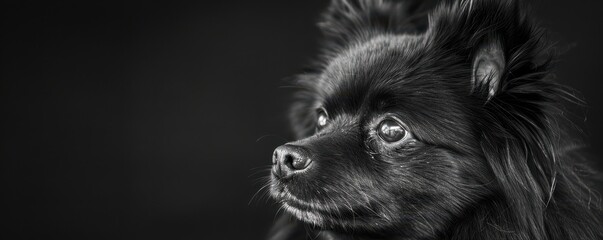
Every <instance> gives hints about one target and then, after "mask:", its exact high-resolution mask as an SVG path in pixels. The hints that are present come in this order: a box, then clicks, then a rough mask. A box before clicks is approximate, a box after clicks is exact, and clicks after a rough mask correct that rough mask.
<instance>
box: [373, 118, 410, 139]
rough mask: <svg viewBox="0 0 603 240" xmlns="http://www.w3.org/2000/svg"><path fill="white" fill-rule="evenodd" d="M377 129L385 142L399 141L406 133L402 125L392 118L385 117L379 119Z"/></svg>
mask: <svg viewBox="0 0 603 240" xmlns="http://www.w3.org/2000/svg"><path fill="white" fill-rule="evenodd" d="M377 130H378V133H379V136H380V137H381V139H383V140H385V141H387V142H397V141H400V140H402V139H404V137H405V136H406V134H407V133H406V130H404V127H402V125H401V124H400V123H399V122H397V121H395V120H393V119H385V120H383V121H381V123H379V128H378V129H377Z"/></svg>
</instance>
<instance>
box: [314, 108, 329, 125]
mask: <svg viewBox="0 0 603 240" xmlns="http://www.w3.org/2000/svg"><path fill="white" fill-rule="evenodd" d="M328 122H329V115H327V112H325V110H324V109H319V110H318V112H317V113H316V129H317V130H320V129H321V128H323V127H324V126H326V125H327V123H328Z"/></svg>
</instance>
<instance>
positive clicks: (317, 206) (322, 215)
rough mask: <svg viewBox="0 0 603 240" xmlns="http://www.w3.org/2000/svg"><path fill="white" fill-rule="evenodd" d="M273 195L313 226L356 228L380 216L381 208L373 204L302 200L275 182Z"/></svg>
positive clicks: (288, 210) (283, 205) (286, 209)
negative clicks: (374, 206) (361, 204)
mask: <svg viewBox="0 0 603 240" xmlns="http://www.w3.org/2000/svg"><path fill="white" fill-rule="evenodd" d="M271 195H272V197H273V198H274V199H276V200H277V201H278V202H279V203H280V204H281V206H282V207H283V209H284V210H285V211H286V212H288V213H289V214H292V215H293V216H295V217H296V218H297V219H299V220H301V221H304V222H306V223H309V224H312V225H313V226H344V227H352V228H355V227H357V226H364V225H366V223H367V222H372V223H375V222H376V221H378V219H379V218H380V214H378V212H379V209H375V208H373V207H371V206H372V204H366V205H363V206H356V207H354V206H352V205H350V204H349V203H346V204H338V203H336V202H334V201H332V202H331V203H323V202H322V201H318V200H302V199H300V198H299V197H297V196H296V195H295V194H293V193H291V191H290V190H289V189H288V188H287V187H286V186H282V185H280V184H273V185H272V189H271Z"/></svg>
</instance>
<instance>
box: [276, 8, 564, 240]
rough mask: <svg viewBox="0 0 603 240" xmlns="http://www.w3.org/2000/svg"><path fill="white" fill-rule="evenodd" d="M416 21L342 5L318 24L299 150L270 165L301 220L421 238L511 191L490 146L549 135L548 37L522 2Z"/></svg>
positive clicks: (303, 79)
mask: <svg viewBox="0 0 603 240" xmlns="http://www.w3.org/2000/svg"><path fill="white" fill-rule="evenodd" d="M408 2H412V1H408ZM415 10H416V6H413V5H412V4H408V3H405V2H402V3H394V2H389V1H379V0H374V1H371V0H356V1H352V0H350V1H346V0H334V1H333V2H332V4H331V6H330V7H329V9H328V10H327V12H326V13H325V14H324V15H323V21H322V22H321V23H320V26H321V28H322V30H323V32H324V33H325V35H326V41H325V46H326V47H325V48H324V49H323V52H322V54H321V57H320V59H319V61H318V63H317V64H316V65H315V66H314V67H313V68H312V70H311V71H309V72H307V73H305V74H303V75H300V76H298V80H299V84H300V86H301V87H302V88H303V89H304V90H303V91H301V92H300V93H299V95H298V97H299V98H298V99H297V101H296V103H295V104H294V107H293V108H292V114H291V116H292V121H293V127H294V129H295V131H296V133H297V135H298V137H299V139H300V140H298V141H294V142H290V143H287V144H285V145H282V146H280V147H278V148H277V149H276V150H275V151H274V156H273V168H272V189H271V194H272V196H273V197H274V198H275V199H277V200H278V201H279V202H280V203H281V204H282V205H283V207H284V208H285V209H286V211H287V212H289V213H290V214H292V215H294V216H295V217H297V218H298V219H300V220H302V221H304V222H307V223H310V224H313V225H314V226H318V227H321V228H330V229H345V230H350V229H353V230H354V231H367V232H373V231H380V232H383V231H399V232H405V233H407V234H413V235H417V236H421V235H428V234H433V233H434V232H437V231H440V230H442V228H445V226H446V224H448V223H449V222H450V221H452V220H453V219H455V217H458V216H459V215H461V214H463V213H464V212H465V211H466V210H467V208H468V206H470V205H471V204H474V203H475V202H476V201H479V200H480V199H481V198H482V197H484V196H487V195H489V194H493V193H494V192H503V193H504V192H505V191H506V189H505V188H506V186H502V185H501V184H498V183H499V182H500V181H503V180H504V179H502V180H501V179H499V175H501V174H505V173H503V172H504V170H501V169H504V168H506V167H508V166H506V165H505V164H506V163H504V160H500V159H499V156H501V155H505V154H506V153H504V152H496V151H498V150H496V151H495V150H493V149H504V147H503V148H498V147H499V146H495V145H496V144H501V146H502V145H505V144H507V145H508V144H514V143H509V142H505V141H501V140H500V139H507V138H508V139H513V136H516V135H517V134H516V132H515V131H527V130H529V129H530V126H526V128H522V126H524V125H530V124H534V125H539V124H543V123H542V121H544V119H543V117H542V111H543V109H542V106H541V105H542V104H541V103H542V102H544V101H548V100H547V99H546V97H547V95H546V94H548V93H546V91H548V90H549V89H550V87H549V86H548V85H546V84H545V83H542V81H540V80H541V79H542V78H543V77H544V76H545V75H546V69H545V68H546V65H547V64H546V62H544V63H541V62H539V59H538V58H539V57H540V55H539V54H540V52H541V50H542V48H543V46H544V44H542V43H541V41H540V40H539V31H537V30H536V29H535V28H533V27H532V26H531V25H530V23H529V21H527V20H526V19H525V16H524V15H523V13H522V11H520V9H519V6H518V4H516V3H515V2H514V1H494V0H492V1H489V0H488V1H486V0H475V1H469V0H467V1H444V2H442V3H441V4H439V5H438V6H437V7H435V9H433V10H432V11H431V12H430V13H429V18H428V19H429V21H428V22H427V23H426V24H423V23H421V19H427V17H426V16H424V18H421V16H420V15H418V16H411V15H410V13H411V12H417V11H415ZM418 12H420V11H418ZM542 91H545V93H543V92H542ZM552 92H553V91H551V93H552ZM504 104H511V105H512V106H502V107H504V108H501V105H504ZM517 104H519V105H520V106H517ZM520 108H521V109H520ZM501 109H504V110H501ZM505 111H508V112H507V113H505ZM501 118H504V119H501ZM517 118H525V119H517ZM522 120H525V122H524V123H516V122H513V123H512V125H511V123H510V122H512V121H522ZM528 123H529V124H528ZM522 136H525V134H524V135H522ZM492 139H495V140H492ZM510 141H511V142H512V141H514V140H510ZM517 144H521V143H517ZM509 154H515V153H509ZM517 154H518V155H519V154H521V153H517ZM525 154H527V153H525ZM490 155H493V156H490ZM498 161H500V163H499V162H498ZM543 171H548V170H547V169H544V170H543ZM503 178H504V177H503ZM528 178H529V177H528ZM529 180H530V179H526V180H525V181H529ZM537 181H541V180H540V179H537ZM542 181H546V180H542ZM546 184H548V183H543V185H546ZM535 188H536V187H535ZM526 189H527V190H528V191H533V193H532V194H545V193H544V191H545V190H542V189H532V188H531V186H527V187H526ZM513 191H515V190H513ZM538 191H541V192H538ZM519 202H521V201H519Z"/></svg>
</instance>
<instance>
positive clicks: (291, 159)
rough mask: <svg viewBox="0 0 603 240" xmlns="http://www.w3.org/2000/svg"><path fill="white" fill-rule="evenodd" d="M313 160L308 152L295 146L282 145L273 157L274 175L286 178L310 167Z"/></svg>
mask: <svg viewBox="0 0 603 240" xmlns="http://www.w3.org/2000/svg"><path fill="white" fill-rule="evenodd" d="M310 163H312V159H310V155H309V154H308V151H306V150H305V149H304V148H303V147H300V146H295V145H282V146H280V147H277V148H276V149H275V150H274V154H273V155H272V174H274V175H275V176H277V177H279V178H286V177H289V176H291V175H293V174H295V173H299V172H300V171H301V170H304V169H306V168H308V166H310Z"/></svg>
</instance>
